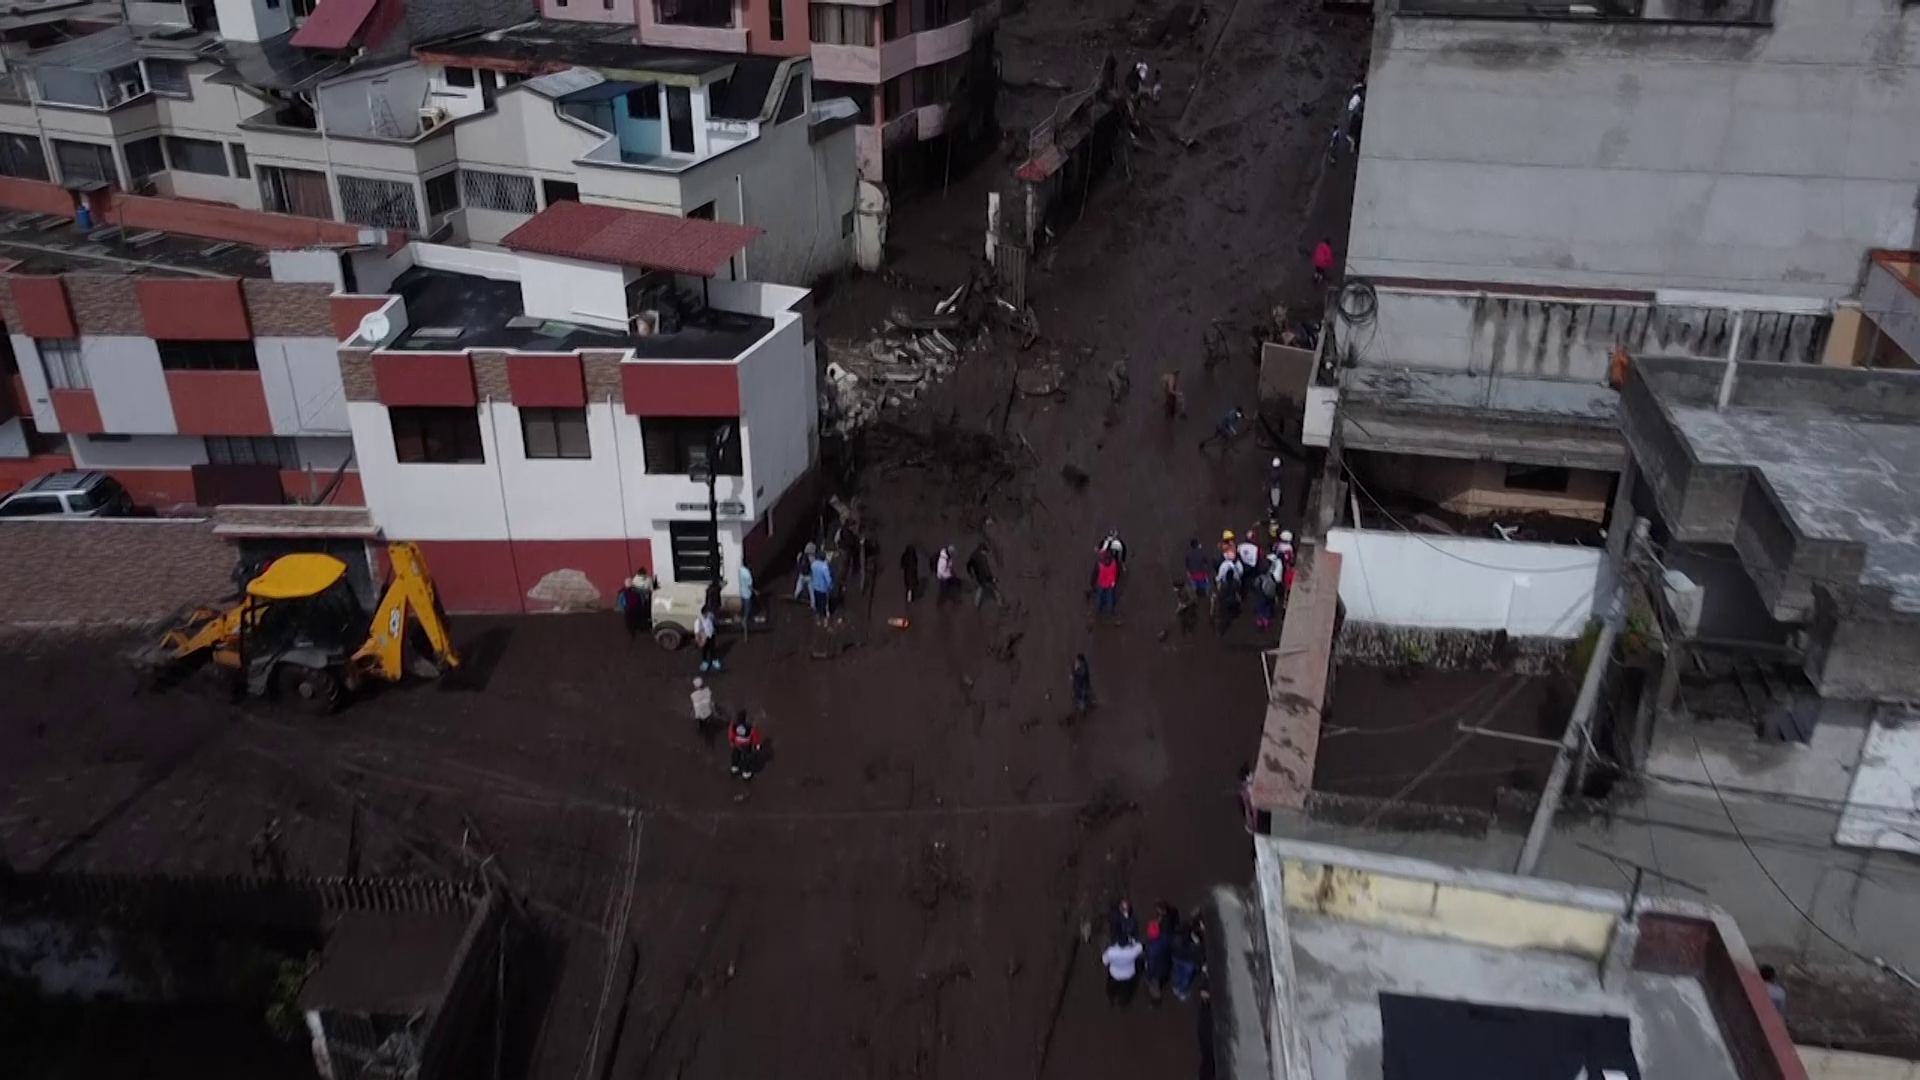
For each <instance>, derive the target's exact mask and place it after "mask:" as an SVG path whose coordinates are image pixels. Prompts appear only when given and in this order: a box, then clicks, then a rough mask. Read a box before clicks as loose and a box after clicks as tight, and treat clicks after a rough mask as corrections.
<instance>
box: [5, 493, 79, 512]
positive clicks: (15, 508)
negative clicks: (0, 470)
mask: <svg viewBox="0 0 1920 1080" xmlns="http://www.w3.org/2000/svg"><path fill="white" fill-rule="evenodd" d="M64 513H66V509H65V508H64V507H62V506H61V505H60V496H58V495H15V496H14V497H13V498H11V499H8V500H7V501H6V502H4V503H0V517H37V516H39V515H41V514H64Z"/></svg>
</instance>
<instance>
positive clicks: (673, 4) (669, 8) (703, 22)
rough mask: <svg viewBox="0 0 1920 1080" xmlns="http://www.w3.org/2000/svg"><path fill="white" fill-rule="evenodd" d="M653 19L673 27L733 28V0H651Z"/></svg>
mask: <svg viewBox="0 0 1920 1080" xmlns="http://www.w3.org/2000/svg"><path fill="white" fill-rule="evenodd" d="M652 3H653V14H654V18H655V19H656V20H657V21H659V22H663V23H669V24H671V25H674V26H714V27H720V28H722V29H729V28H731V27H732V26H733V0H652Z"/></svg>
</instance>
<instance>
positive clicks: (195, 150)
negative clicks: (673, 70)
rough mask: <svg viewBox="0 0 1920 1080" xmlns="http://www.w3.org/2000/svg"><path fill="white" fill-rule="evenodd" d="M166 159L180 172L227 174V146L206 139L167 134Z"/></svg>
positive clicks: (207, 174) (205, 174) (212, 174)
mask: <svg viewBox="0 0 1920 1080" xmlns="http://www.w3.org/2000/svg"><path fill="white" fill-rule="evenodd" d="M167 160H168V161H169V162H171V163H172V164H173V167H174V168H175V169H177V170H179V171H180V172H190V173H200V174H201V175H203V176H225V175H227V148H226V147H225V146H223V145H221V144H220V143H217V142H213V141H211V140H208V139H188V138H183V137H181V136H179V135H169V136H167Z"/></svg>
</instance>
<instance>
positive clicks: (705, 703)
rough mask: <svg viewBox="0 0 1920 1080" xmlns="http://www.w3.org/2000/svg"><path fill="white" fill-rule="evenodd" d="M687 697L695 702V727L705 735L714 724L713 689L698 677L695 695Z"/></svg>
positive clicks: (695, 683)
mask: <svg viewBox="0 0 1920 1080" xmlns="http://www.w3.org/2000/svg"><path fill="white" fill-rule="evenodd" d="M687 697H688V698H689V699H690V700H691V701H692V702H693V726H694V727H695V728H696V729H698V730H699V731H700V732H701V733H702V734H705V733H706V732H707V730H708V726H709V725H711V724H712V723H713V688H712V687H710V686H708V685H707V680H705V679H702V678H700V677H699V676H697V675H696V676H694V680H693V693H691V694H689V695H687Z"/></svg>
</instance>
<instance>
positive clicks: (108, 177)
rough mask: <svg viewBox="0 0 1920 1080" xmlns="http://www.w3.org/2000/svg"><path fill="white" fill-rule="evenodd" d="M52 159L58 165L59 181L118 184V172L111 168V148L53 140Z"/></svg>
mask: <svg viewBox="0 0 1920 1080" xmlns="http://www.w3.org/2000/svg"><path fill="white" fill-rule="evenodd" d="M53 158H54V160H55V161H57V162H59V164H60V180H61V182H62V183H68V184H85V183H94V184H118V183H119V182H120V170H118V169H116V168H114V167H113V147H111V146H100V145H98V144H95V143H78V142H69V141H68V140H66V139H55V140H53Z"/></svg>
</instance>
